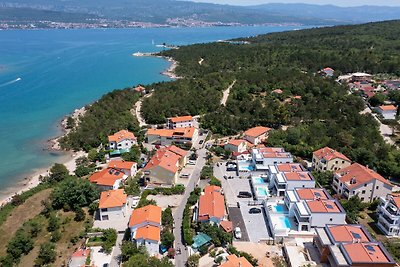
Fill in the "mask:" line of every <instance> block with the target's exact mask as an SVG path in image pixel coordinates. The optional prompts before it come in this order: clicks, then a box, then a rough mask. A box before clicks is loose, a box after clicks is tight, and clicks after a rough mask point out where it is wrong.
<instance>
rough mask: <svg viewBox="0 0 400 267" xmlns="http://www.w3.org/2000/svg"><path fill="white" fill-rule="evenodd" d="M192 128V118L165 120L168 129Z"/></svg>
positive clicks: (183, 117) (182, 117)
mask: <svg viewBox="0 0 400 267" xmlns="http://www.w3.org/2000/svg"><path fill="white" fill-rule="evenodd" d="M186 127H194V119H193V117H192V116H181V117H172V118H168V120H167V128H168V129H176V128H186Z"/></svg>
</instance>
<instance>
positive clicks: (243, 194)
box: [237, 191, 253, 198]
mask: <svg viewBox="0 0 400 267" xmlns="http://www.w3.org/2000/svg"><path fill="white" fill-rule="evenodd" d="M237 197H239V198H251V197H253V195H252V194H251V193H250V192H246V191H240V192H239V194H238V196H237Z"/></svg>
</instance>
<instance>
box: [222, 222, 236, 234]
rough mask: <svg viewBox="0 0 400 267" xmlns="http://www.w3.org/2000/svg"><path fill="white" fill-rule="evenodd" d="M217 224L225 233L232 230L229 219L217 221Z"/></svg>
mask: <svg viewBox="0 0 400 267" xmlns="http://www.w3.org/2000/svg"><path fill="white" fill-rule="evenodd" d="M219 226H220V227H221V228H222V229H224V231H225V232H227V233H231V232H232V231H233V223H232V222H231V221H227V220H223V221H221V222H220V223H219Z"/></svg>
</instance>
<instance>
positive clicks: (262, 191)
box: [257, 187, 269, 197]
mask: <svg viewBox="0 0 400 267" xmlns="http://www.w3.org/2000/svg"><path fill="white" fill-rule="evenodd" d="M268 195H269V192H268V190H267V188H264V187H257V196H262V197H266V196H268Z"/></svg>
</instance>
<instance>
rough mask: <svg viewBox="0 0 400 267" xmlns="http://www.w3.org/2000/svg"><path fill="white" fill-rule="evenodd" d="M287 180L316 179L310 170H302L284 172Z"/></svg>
mask: <svg viewBox="0 0 400 267" xmlns="http://www.w3.org/2000/svg"><path fill="white" fill-rule="evenodd" d="M284 175H285V177H286V180H288V181H312V180H314V179H313V177H312V176H311V173H310V172H308V171H302V172H284Z"/></svg>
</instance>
